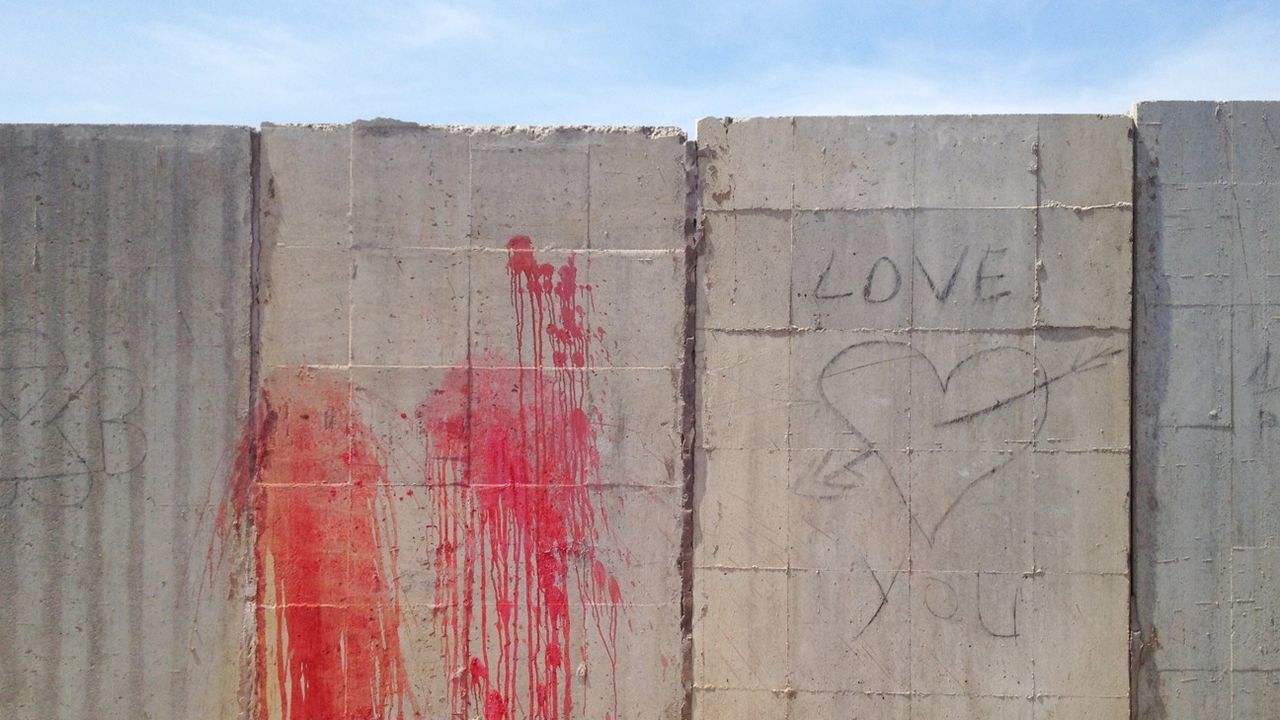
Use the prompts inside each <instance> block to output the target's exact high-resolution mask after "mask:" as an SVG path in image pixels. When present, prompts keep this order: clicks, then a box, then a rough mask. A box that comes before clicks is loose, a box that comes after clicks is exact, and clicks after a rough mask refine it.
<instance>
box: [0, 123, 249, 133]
mask: <svg viewBox="0 0 1280 720" xmlns="http://www.w3.org/2000/svg"><path fill="white" fill-rule="evenodd" d="M0 127H3V128H15V129H20V130H35V129H49V130H88V131H97V132H113V131H114V132H118V131H122V130H135V131H158V130H185V131H195V130H199V131H211V130H216V131H226V130H242V131H244V132H253V131H254V130H256V129H257V128H254V127H250V126H248V125H217V124H213V123H38V122H36V123H0Z"/></svg>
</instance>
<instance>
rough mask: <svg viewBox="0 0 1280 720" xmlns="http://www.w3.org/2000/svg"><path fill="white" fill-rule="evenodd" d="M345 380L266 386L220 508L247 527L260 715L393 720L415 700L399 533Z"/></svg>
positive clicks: (231, 522) (234, 524) (273, 381)
mask: <svg viewBox="0 0 1280 720" xmlns="http://www.w3.org/2000/svg"><path fill="white" fill-rule="evenodd" d="M350 398H351V386H350V384H349V382H348V381H347V380H346V379H345V378H343V377H341V376H333V375H328V374H325V373H317V372H310V371H279V372H277V373H275V374H273V375H272V376H271V377H269V378H267V380H266V381H265V382H264V384H263V387H262V392H261V397H260V400H259V404H258V407H257V411H256V412H257V423H256V437H246V438H245V439H244V441H242V443H241V447H240V451H239V453H238V456H237V461H236V466H235V472H234V474H233V476H232V479H231V487H230V488H229V492H228V493H227V498H226V500H225V501H224V503H223V505H222V507H221V509H220V511H219V515H218V524H217V527H218V529H219V533H220V534H222V535H223V536H224V538H225V536H226V535H227V534H230V533H231V532H232V531H233V530H234V529H236V528H238V527H239V523H240V522H241V521H242V520H243V519H248V520H249V521H250V523H251V532H252V535H253V555H254V561H255V564H256V570H257V572H256V576H257V586H256V592H255V621H256V643H255V648H254V671H255V675H256V677H255V688H254V692H255V700H254V702H255V711H254V715H253V717H254V718H255V719H256V720H266V718H268V717H271V718H284V720H339V719H344V718H349V719H352V720H366V719H370V720H371V719H374V718H378V719H390V718H395V719H396V720H401V719H403V718H406V717H417V716H418V714H419V710H418V707H417V703H416V701H415V700H414V698H413V696H412V694H411V692H410V689H409V686H408V682H407V676H406V673H405V668H404V662H403V658H402V654H401V647H400V606H399V600H398V592H397V588H396V586H395V582H396V581H395V577H396V575H395V573H396V570H395V553H396V551H397V544H396V543H397V541H396V537H395V526H394V523H393V521H391V520H386V521H383V520H380V519H379V512H378V508H379V504H380V503H382V502H385V500H386V498H388V497H389V488H388V485H387V480H386V474H385V470H384V467H383V465H382V463H381V462H380V460H379V457H378V455H379V453H378V449H377V445H376V443H375V441H374V438H373V436H372V434H371V433H370V431H369V429H368V428H367V427H366V426H365V425H364V424H363V423H362V422H361V420H360V418H359V417H358V414H357V412H356V410H355V409H354V408H353V407H352V405H351V401H350Z"/></svg>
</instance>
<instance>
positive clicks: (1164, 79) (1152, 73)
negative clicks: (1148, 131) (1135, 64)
mask: <svg viewBox="0 0 1280 720" xmlns="http://www.w3.org/2000/svg"><path fill="white" fill-rule="evenodd" d="M1278 67H1280V21H1277V20H1276V19H1274V18H1270V17H1263V16H1258V15H1252V14H1250V15H1243V16H1239V17H1234V18H1228V19H1226V20H1224V21H1223V22H1222V24H1220V25H1218V26H1216V27H1213V28H1210V29H1209V30H1207V31H1206V32H1205V33H1203V34H1202V35H1201V36H1199V37H1198V38H1194V39H1192V40H1191V41H1190V42H1187V43H1184V44H1180V45H1177V46H1172V47H1169V48H1167V49H1166V50H1165V51H1164V52H1163V53H1162V54H1160V55H1158V56H1156V57H1153V58H1151V60H1150V61H1149V62H1147V63H1145V64H1143V65H1142V66H1140V67H1139V68H1137V70H1135V72H1133V73H1131V74H1130V75H1129V76H1128V77H1127V78H1126V79H1125V80H1123V81H1121V82H1120V83H1118V84H1117V87H1116V89H1115V90H1114V91H1113V93H1123V94H1126V95H1127V96H1128V97H1129V100H1130V102H1132V101H1137V100H1264V99H1265V100H1276V99H1280V72H1277V70H1276V68H1278Z"/></svg>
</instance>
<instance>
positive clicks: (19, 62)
mask: <svg viewBox="0 0 1280 720" xmlns="http://www.w3.org/2000/svg"><path fill="white" fill-rule="evenodd" d="M4 5H5V7H4V8H3V12H4V17H5V19H6V21H7V22H6V23H5V29H4V30H3V31H0V32H3V41H2V42H0V62H3V66H4V67H5V70H4V72H3V73H2V74H0V122H183V123H234V124H247V125H256V124H258V123H259V122H262V121H272V122H337V121H349V120H354V119H359V118H373V117H394V118H398V119H402V120H412V121H417V122H429V123H468V124H471V123H478V124H551V123H572V124H582V123H591V124H645V125H676V126H680V127H684V128H687V129H692V128H693V126H694V124H695V122H696V120H697V118H699V117H702V116H705V115H731V116H749V115H784V114H787V115H789V114H884V113H950V112H962V113H988V112H1099V113H1123V112H1126V111H1128V109H1129V106H1130V105H1131V104H1132V103H1133V102H1134V101H1135V100H1141V99H1280V10H1277V9H1274V2H1272V3H1267V2H1227V3H1225V4H1221V3H1210V2H1179V1H1177V0H1164V1H1161V2H1146V1H1143V2H1138V1H1129V0H1110V1H1109V2H1075V3H1065V2H1017V1H1010V2H994V1H988V0H971V1H970V2H951V3H947V2H916V3H898V2H891V1H888V0H885V1H883V2H867V3H864V2H846V3H837V2H819V1H816V0H814V1H809V0H792V1H791V2H781V1H764V2H745V1H744V2H721V1H719V0H703V1H701V2H697V1H695V2H665V1H662V0H650V1H649V2H635V3H621V2H619V3H610V2H603V1H602V0H597V1H596V2H560V1H557V0H528V1H526V2H489V1H486V0H475V1H470V2H462V1H455V0H424V1H420V2H389V1H384V0H366V1H365V2H360V3H339V2H329V1H327V0H310V1H308V2H295V1H289V2H274V3H273V2H267V1H265V0H264V1H263V2H239V1H236V0H226V1H223V2H219V3H210V2H205V3H190V2H181V1H172V2H164V3H158V2H157V3H147V2H113V3H72V2H61V1H58V0H49V1H46V2H30V1H28V2H21V3H19V2H8V1H7V0H6V1H5V2H4Z"/></svg>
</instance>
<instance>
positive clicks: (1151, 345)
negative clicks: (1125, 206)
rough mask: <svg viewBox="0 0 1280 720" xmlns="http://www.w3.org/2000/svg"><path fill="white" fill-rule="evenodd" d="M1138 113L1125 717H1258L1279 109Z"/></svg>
mask: <svg viewBox="0 0 1280 720" xmlns="http://www.w3.org/2000/svg"><path fill="white" fill-rule="evenodd" d="M1136 118H1137V154H1136V157H1137V167H1136V175H1137V184H1136V198H1137V203H1138V206H1137V217H1136V222H1135V230H1136V243H1137V245H1136V258H1137V263H1138V264H1137V270H1138V272H1137V275H1136V278H1137V284H1136V293H1137V302H1136V304H1135V307H1136V313H1137V314H1136V318H1135V335H1134V337H1135V340H1136V343H1135V348H1136V350H1137V355H1136V357H1135V372H1134V396H1135V398H1136V400H1135V406H1134V410H1135V412H1136V422H1135V426H1134V430H1135V433H1134V452H1135V457H1134V459H1135V473H1134V501H1135V505H1134V508H1135V512H1134V558H1133V583H1134V598H1135V604H1136V612H1135V618H1134V620H1135V622H1134V625H1135V628H1134V629H1135V644H1134V659H1135V663H1136V666H1135V692H1136V698H1135V705H1134V710H1135V717H1138V718H1144V719H1157V718H1161V719H1163V718H1185V717H1216V718H1224V720H1227V719H1232V720H1234V719H1239V720H1253V719H1254V718H1258V719H1260V718H1271V717H1275V716H1276V712H1277V708H1280V633H1278V632H1277V624H1278V623H1280V546H1278V543H1280V523H1277V517H1280V515H1278V512H1280V491H1277V486H1276V477H1277V467H1278V463H1280V457H1278V456H1277V448H1280V442H1278V440H1280V435H1278V434H1277V433H1278V431H1277V427H1278V426H1280V424H1278V423H1277V420H1276V418H1277V416H1278V415H1280V403H1278V398H1280V396H1277V394H1276V388H1277V384H1278V382H1280V380H1278V379H1280V369H1277V364H1276V362H1275V361H1274V360H1273V358H1272V357H1271V350H1272V348H1271V341H1272V339H1273V338H1274V335H1275V333H1276V327H1277V326H1276V322H1277V317H1278V316H1280V310H1278V308H1280V251H1278V250H1277V243H1276V234H1275V233H1276V230H1275V226H1276V225H1277V223H1280V184H1278V181H1280V144H1278V143H1277V141H1276V132H1277V130H1276V128H1277V123H1278V122H1280V104H1277V103H1225V104H1218V103H1192V102H1161V103H1142V104H1139V105H1138V106H1137V109H1136Z"/></svg>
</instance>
